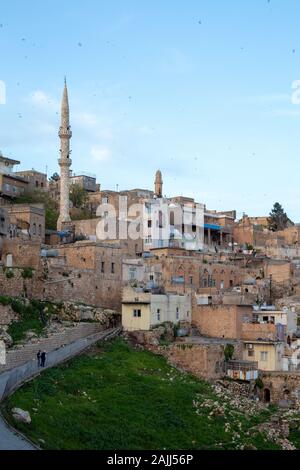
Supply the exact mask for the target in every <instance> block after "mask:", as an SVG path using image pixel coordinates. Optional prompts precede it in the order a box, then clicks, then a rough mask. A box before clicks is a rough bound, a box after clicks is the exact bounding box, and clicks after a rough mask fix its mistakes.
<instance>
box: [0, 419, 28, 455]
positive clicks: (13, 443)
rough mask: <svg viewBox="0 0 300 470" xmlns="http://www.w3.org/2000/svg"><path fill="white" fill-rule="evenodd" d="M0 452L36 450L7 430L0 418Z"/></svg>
mask: <svg viewBox="0 0 300 470" xmlns="http://www.w3.org/2000/svg"><path fill="white" fill-rule="evenodd" d="M0 450H36V448H35V447H34V446H33V445H31V444H30V443H29V442H28V441H27V440H26V439H23V438H22V437H21V436H20V434H17V433H15V432H14V431H13V430H12V429H11V428H9V427H8V426H7V425H6V424H5V422H4V421H3V419H2V417H1V416H0Z"/></svg>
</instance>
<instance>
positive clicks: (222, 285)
mask: <svg viewBox="0 0 300 470" xmlns="http://www.w3.org/2000/svg"><path fill="white" fill-rule="evenodd" d="M220 287H221V289H222V290H223V289H224V287H225V283H224V281H221V285H220Z"/></svg>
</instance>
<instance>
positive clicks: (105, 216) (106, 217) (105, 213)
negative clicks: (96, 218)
mask: <svg viewBox="0 0 300 470" xmlns="http://www.w3.org/2000/svg"><path fill="white" fill-rule="evenodd" d="M108 215H109V212H108V211H105V212H104V218H105V219H108Z"/></svg>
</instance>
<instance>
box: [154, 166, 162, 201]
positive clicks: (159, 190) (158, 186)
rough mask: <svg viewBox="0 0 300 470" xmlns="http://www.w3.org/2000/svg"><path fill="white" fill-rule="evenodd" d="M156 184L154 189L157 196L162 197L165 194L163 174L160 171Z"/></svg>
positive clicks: (157, 174) (156, 176) (156, 177)
mask: <svg viewBox="0 0 300 470" xmlns="http://www.w3.org/2000/svg"><path fill="white" fill-rule="evenodd" d="M154 184H155V189H154V192H155V196H156V197H162V194H163V180H162V174H161V171H160V170H158V171H157V172H156V175H155V182H154Z"/></svg>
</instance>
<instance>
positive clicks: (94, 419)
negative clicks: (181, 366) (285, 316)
mask: <svg viewBox="0 0 300 470" xmlns="http://www.w3.org/2000/svg"><path fill="white" fill-rule="evenodd" d="M212 405H213V406H212ZM15 406H17V407H20V408H22V409H24V410H27V411H29V412H30V414H31V417H32V424H31V425H29V426H28V425H22V424H21V425H20V424H18V427H19V429H20V430H21V431H23V432H24V433H25V434H26V435H27V436H29V437H30V438H31V439H32V440H33V441H34V442H36V443H38V444H39V445H40V446H41V447H43V448H44V449H99V450H101V449H106V450H111V449H115V450H118V449H130V450H134V449H137V450H138V449H151V450H154V449H176V450H177V449H178V450H179V449H180V450H181V449H190V450H193V449H238V448H241V447H242V448H250V449H251V448H253V447H255V448H257V449H276V448H278V447H277V446H276V445H275V444H274V443H271V442H269V441H267V439H266V438H265V436H264V435H262V434H260V433H259V432H258V431H255V430H254V431H253V432H251V428H253V427H254V426H256V425H257V424H258V423H260V422H263V421H265V420H266V419H267V418H268V417H269V415H270V413H271V411H269V410H263V411H261V412H259V413H258V414H256V415H253V416H249V415H248V416H247V413H244V411H243V410H241V409H238V408H234V407H231V405H230V404H228V403H227V404H226V406H225V405H224V399H222V397H220V396H218V395H216V394H215V393H214V391H213V389H212V388H211V387H210V385H208V384H207V383H205V382H203V381H201V380H198V379H196V378H194V377H192V376H191V375H189V374H183V373H180V372H178V371H177V370H176V369H174V368H172V367H170V366H169V365H168V364H167V362H166V360H165V359H164V358H162V357H160V356H156V355H154V354H152V353H150V352H146V351H140V350H136V349H134V348H132V347H131V346H129V345H127V344H126V343H124V342H123V341H122V340H121V339H117V340H115V341H113V342H112V343H108V344H106V345H105V346H100V345H99V347H97V348H95V349H94V350H93V351H92V352H91V353H89V354H86V355H83V356H81V357H79V358H76V359H74V360H72V361H70V362H69V363H67V364H65V365H62V366H61V367H57V368H55V369H52V370H49V371H46V372H45V373H44V374H43V375H42V376H40V377H39V378H37V379H36V380H34V381H33V382H31V383H29V384H26V385H25V386H24V387H23V388H22V389H20V390H19V391H17V392H16V393H15V394H14V395H13V396H12V397H10V398H9V399H8V400H7V401H6V403H4V405H3V412H4V413H5V415H6V417H7V418H8V419H9V420H12V418H11V417H10V410H11V409H12V408H13V407H15ZM222 407H223V410H225V414H224V413H223V412H222V410H221V408H222ZM216 409H217V410H218V409H219V411H217V412H216ZM213 410H215V411H213ZM220 410H221V411H220ZM12 422H13V421H12ZM13 424H14V426H16V423H15V422H13Z"/></svg>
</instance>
